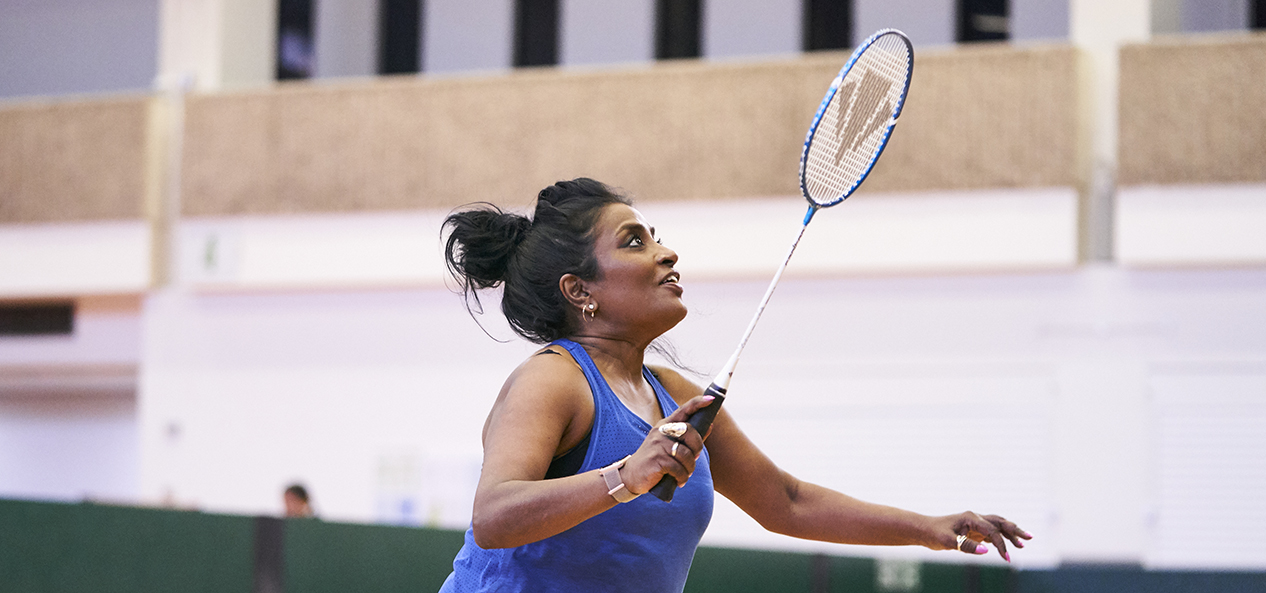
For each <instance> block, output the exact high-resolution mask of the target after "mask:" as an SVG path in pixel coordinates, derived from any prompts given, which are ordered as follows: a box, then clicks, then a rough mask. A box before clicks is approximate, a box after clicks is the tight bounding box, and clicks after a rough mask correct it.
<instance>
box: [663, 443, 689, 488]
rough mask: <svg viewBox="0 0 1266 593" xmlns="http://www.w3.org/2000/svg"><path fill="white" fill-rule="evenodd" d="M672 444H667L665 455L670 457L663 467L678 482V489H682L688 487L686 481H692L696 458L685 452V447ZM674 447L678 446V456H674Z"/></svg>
mask: <svg viewBox="0 0 1266 593" xmlns="http://www.w3.org/2000/svg"><path fill="white" fill-rule="evenodd" d="M670 442H671V444H667V443H666V444H665V447H664V453H665V454H666V455H668V457H669V459H668V460H667V461H665V462H664V466H663V467H664V470H665V472H666V473H667V474H668V475H670V476H672V477H673V479H675V480H677V487H678V488H680V487H682V486H685V485H686V481H687V480H689V479H690V474H693V473H694V471H695V458H694V455H689V454H687V453H686V452H685V451H683V450H682V449H685V447H684V446H680V443H679V442H677V441H670ZM673 446H678V451H677V454H676V455H674V454H673V451H672V447H673Z"/></svg>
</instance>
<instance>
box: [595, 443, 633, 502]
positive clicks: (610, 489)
mask: <svg viewBox="0 0 1266 593" xmlns="http://www.w3.org/2000/svg"><path fill="white" fill-rule="evenodd" d="M629 457H632V455H629V456H628V457H625V458H624V459H621V460H619V461H617V462H615V463H612V464H611V465H608V466H606V467H604V468H602V471H601V472H599V473H601V474H602V479H603V480H605V481H606V483H607V494H610V495H611V497H612V498H614V499H615V501H616V502H619V503H625V502H629V501H631V500H633V499H635V498H637V497H639V496H641V494H633V493H632V492H629V489H628V487H627V486H625V485H624V480H623V479H621V478H620V468H622V467H624V463H625V462H626V461H628V460H629Z"/></svg>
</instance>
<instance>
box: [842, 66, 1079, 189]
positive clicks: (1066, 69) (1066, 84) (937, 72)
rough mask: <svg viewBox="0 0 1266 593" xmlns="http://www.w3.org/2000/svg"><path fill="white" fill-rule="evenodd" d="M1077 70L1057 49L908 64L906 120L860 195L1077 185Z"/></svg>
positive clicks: (902, 115) (900, 121)
mask: <svg viewBox="0 0 1266 593" xmlns="http://www.w3.org/2000/svg"><path fill="white" fill-rule="evenodd" d="M1077 63H1078V60H1077V52H1076V50H1074V49H1072V48H1071V47H1064V46H1049V47H1033V48H1024V49H1017V48H1014V47H1011V46H1008V45H1004V44H984V45H978V46H975V47H972V46H965V47H962V48H958V49H954V50H947V51H940V52H924V53H922V54H920V55H916V57H915V67H914V78H913V80H912V81H911V83H910V95H909V97H908V99H907V102H906V107H905V110H904V111H903V112H902V114H901V119H900V120H899V123H898V124H897V129H896V130H895V131H894V132H893V136H892V140H890V141H889V143H888V148H887V149H886V150H885V151H884V155H883V158H882V159H880V160H879V162H878V163H877V164H876V165H875V170H874V171H873V172H872V174H871V177H870V178H869V179H867V181H866V184H865V185H863V186H862V189H861V190H860V191H865V192H883V191H928V190H964V189H983V188H1019V187H1050V186H1073V185H1076V184H1077V183H1078V175H1077V155H1078V150H1079V147H1078V142H1077V128H1078V117H1079V114H1078V101H1077V68H1078V66H1077Z"/></svg>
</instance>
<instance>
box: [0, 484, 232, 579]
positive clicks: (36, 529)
mask: <svg viewBox="0 0 1266 593" xmlns="http://www.w3.org/2000/svg"><path fill="white" fill-rule="evenodd" d="M251 538H252V521H251V519H250V518H249V517H233V516H226V515H209V514H203V513H193V512H175V511H164V510H155V509H140V508H130V507H113V506H103V505H95V504H59V503H42V502H27V501H10V500H0V591H14V592H19V591H20V592H22V593H45V592H48V593H53V592H57V593H61V592H67V593H69V592H72V591H73V592H80V591H93V592H94V593H114V592H118V593H136V592H146V591H182V592H189V593H202V592H206V593H250V591H251V564H252V556H251V552H252V547H251V544H252V542H251Z"/></svg>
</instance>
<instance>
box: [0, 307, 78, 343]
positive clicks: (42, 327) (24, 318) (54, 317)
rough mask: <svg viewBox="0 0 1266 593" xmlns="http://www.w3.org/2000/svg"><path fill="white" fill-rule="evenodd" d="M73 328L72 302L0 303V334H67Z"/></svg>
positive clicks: (73, 309) (73, 308)
mask: <svg viewBox="0 0 1266 593" xmlns="http://www.w3.org/2000/svg"><path fill="white" fill-rule="evenodd" d="M74 329H75V305H74V304H73V303H48V304H38V305H34V304H32V305H0V336H47V335H69V334H71V333H74Z"/></svg>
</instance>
